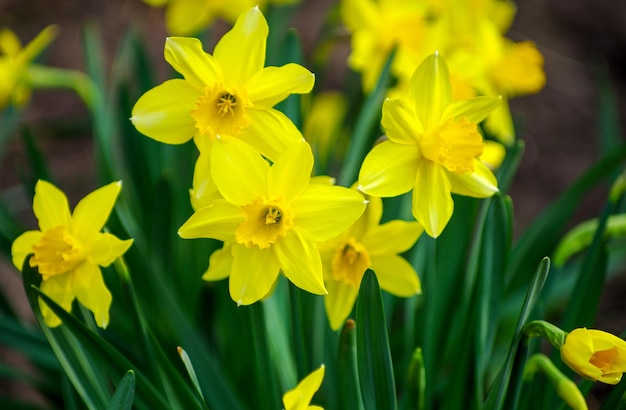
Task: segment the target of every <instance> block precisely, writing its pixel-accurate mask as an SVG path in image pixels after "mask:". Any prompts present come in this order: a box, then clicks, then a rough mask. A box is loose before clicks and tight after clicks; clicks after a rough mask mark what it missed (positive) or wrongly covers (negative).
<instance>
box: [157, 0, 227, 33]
mask: <svg viewBox="0 0 626 410" xmlns="http://www.w3.org/2000/svg"><path fill="white" fill-rule="evenodd" d="M192 6H193V7H192ZM216 14H217V8H216V7H215V5H214V4H213V2H210V1H195V2H193V3H192V4H190V3H189V2H187V1H170V2H168V5H167V12H166V13H165V24H166V26H167V31H168V32H169V33H171V34H174V35H177V36H192V35H194V34H198V33H199V32H200V31H201V30H202V29H204V28H206V27H207V26H208V25H209V24H210V23H211V21H212V20H213V19H215V18H216V17H217V16H216Z"/></svg>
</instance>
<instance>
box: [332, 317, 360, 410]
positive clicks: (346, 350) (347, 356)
mask: <svg viewBox="0 0 626 410" xmlns="http://www.w3.org/2000/svg"><path fill="white" fill-rule="evenodd" d="M356 352H357V348H356V324H355V323H354V320H352V319H348V320H347V321H346V323H345V324H344V325H343V329H342V330H341V336H340V337H339V354H338V358H337V372H338V377H339V391H340V392H341V394H340V395H339V406H340V408H342V409H357V410H361V409H363V401H362V400H361V389H360V386H359V374H358V365H357V354H356Z"/></svg>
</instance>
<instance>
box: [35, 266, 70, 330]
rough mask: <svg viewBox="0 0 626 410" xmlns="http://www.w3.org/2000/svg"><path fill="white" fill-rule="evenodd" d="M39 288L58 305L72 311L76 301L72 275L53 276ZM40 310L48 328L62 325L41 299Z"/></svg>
mask: <svg viewBox="0 0 626 410" xmlns="http://www.w3.org/2000/svg"><path fill="white" fill-rule="evenodd" d="M39 288H40V289H41V291H42V292H43V293H44V294H45V295H46V296H48V297H49V298H50V299H52V300H54V301H55V302H56V304H57V305H59V306H61V307H62V308H63V309H65V310H66V311H68V312H69V311H71V310H72V302H73V301H74V289H73V287H72V274H67V275H56V276H52V277H50V278H49V279H48V280H44V281H43V282H41V286H40V287H39ZM39 308H40V309H41V314H42V316H43V319H44V322H46V326H48V327H56V326H59V325H60V324H61V319H59V317H58V316H57V315H55V314H54V312H52V309H50V308H49V307H48V305H46V302H44V301H43V300H42V299H41V298H39Z"/></svg>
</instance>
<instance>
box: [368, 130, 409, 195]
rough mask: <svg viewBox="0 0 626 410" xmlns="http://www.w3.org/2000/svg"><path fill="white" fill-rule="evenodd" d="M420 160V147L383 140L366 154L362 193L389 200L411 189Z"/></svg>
mask: <svg viewBox="0 0 626 410" xmlns="http://www.w3.org/2000/svg"><path fill="white" fill-rule="evenodd" d="M419 162H421V161H420V152H419V148H418V147H417V145H400V144H395V143H393V142H391V141H383V142H381V143H380V144H378V145H376V146H375V147H374V148H373V149H372V150H371V151H370V152H369V154H367V156H366V157H365V159H364V160H363V164H362V165H361V170H360V171H359V190H361V191H363V192H365V193H366V194H369V195H376V196H381V197H390V196H397V195H400V194H404V193H405V192H408V191H410V190H411V187H412V186H413V181H415V173H416V172H417V166H418V164H419Z"/></svg>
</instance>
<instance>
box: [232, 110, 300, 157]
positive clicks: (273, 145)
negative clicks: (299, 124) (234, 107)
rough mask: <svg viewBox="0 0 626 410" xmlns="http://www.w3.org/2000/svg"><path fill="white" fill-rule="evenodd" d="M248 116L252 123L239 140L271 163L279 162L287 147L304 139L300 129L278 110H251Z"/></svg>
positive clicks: (240, 135)
mask: <svg viewBox="0 0 626 410" xmlns="http://www.w3.org/2000/svg"><path fill="white" fill-rule="evenodd" d="M246 116H247V117H248V120H249V121H250V123H249V125H248V126H247V127H246V128H244V129H243V130H241V134H239V136H238V138H239V139H240V140H242V141H244V142H246V143H248V144H249V145H250V146H251V147H253V148H254V149H256V150H257V151H258V152H259V153H260V154H261V155H263V156H264V157H266V158H268V159H269V160H270V161H276V160H278V158H280V156H281V155H282V154H283V152H285V150H286V149H287V147H289V146H290V145H291V144H293V143H294V142H295V141H297V140H299V139H302V134H301V133H300V131H299V130H298V128H296V126H295V125H294V124H293V122H291V120H290V119H289V118H287V116H286V115H285V114H283V113H282V112H280V111H278V110H275V109H273V108H269V109H266V110H256V109H249V110H247V111H246Z"/></svg>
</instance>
